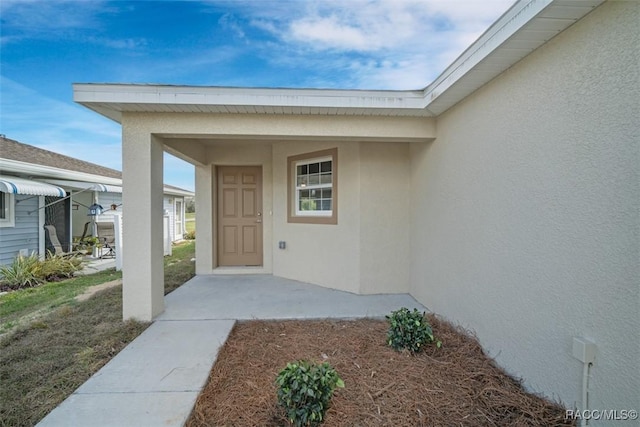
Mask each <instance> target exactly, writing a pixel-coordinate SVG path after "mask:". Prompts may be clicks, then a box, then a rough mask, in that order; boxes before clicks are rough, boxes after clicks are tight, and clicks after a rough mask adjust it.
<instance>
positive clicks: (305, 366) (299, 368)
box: [276, 360, 344, 427]
mask: <svg viewBox="0 0 640 427" xmlns="http://www.w3.org/2000/svg"><path fill="white" fill-rule="evenodd" d="M276 385H277V386H278V404H279V405H280V406H282V407H283V408H284V410H285V412H286V417H287V419H288V420H289V422H290V423H291V424H293V425H294V426H296V427H300V426H317V425H319V424H320V423H322V421H323V420H324V415H325V413H326V412H327V409H328V407H329V402H330V401H331V397H332V396H333V391H334V390H335V389H336V388H337V387H338V388H343V387H344V382H343V381H342V379H340V377H339V376H338V373H337V372H336V370H335V369H333V367H331V365H329V364H328V363H327V362H324V363H322V364H320V365H318V364H314V363H311V362H308V361H305V360H300V361H298V362H294V363H287V367H286V368H284V369H283V370H282V371H280V373H279V374H278V377H277V378H276Z"/></svg>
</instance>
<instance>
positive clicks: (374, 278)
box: [359, 142, 410, 294]
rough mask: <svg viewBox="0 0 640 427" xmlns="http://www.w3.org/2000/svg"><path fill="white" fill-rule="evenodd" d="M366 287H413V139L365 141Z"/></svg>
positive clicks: (367, 289)
mask: <svg viewBox="0 0 640 427" xmlns="http://www.w3.org/2000/svg"><path fill="white" fill-rule="evenodd" d="M359 194H360V292H361V293H365V294H375V293H388V292H409V258H410V251H409V232H410V231H409V144H403V143H378V142H362V143H360V190H359Z"/></svg>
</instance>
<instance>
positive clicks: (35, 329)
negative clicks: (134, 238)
mask: <svg viewBox="0 0 640 427" xmlns="http://www.w3.org/2000/svg"><path fill="white" fill-rule="evenodd" d="M194 254H195V242H193V241H190V242H185V243H183V244H181V245H179V246H176V247H174V249H173V255H172V256H171V257H165V294H167V293H169V292H171V291H172V290H174V289H176V288H177V287H179V286H180V285H182V284H183V283H184V282H185V281H187V280H188V279H190V278H191V277H193V275H194V274H195V266H194V263H193V262H192V261H191V259H192V258H193V257H194ZM119 277H121V274H120V273H116V272H115V271H113V270H111V271H106V272H101V273H96V274H93V275H90V276H83V277H77V278H73V279H69V280H65V281H63V282H58V283H49V284H46V285H43V286H41V287H38V288H32V289H25V290H21V291H16V292H13V293H11V294H9V295H5V296H2V297H0V325H2V328H3V329H4V331H5V332H6V333H5V334H4V336H2V338H0V384H1V386H0V426H3V427H4V426H32V425H35V424H36V423H37V422H38V421H40V420H41V419H42V418H43V417H44V416H45V415H46V414H48V413H49V412H50V411H51V410H52V409H53V408H55V407H56V406H57V405H58V404H60V403H61V402H62V401H63V400H64V399H65V398H66V397H67V396H69V395H70V394H71V393H72V392H73V391H74V390H75V389H76V388H78V387H79V386H80V385H81V384H82V383H83V382H85V381H86V380H87V379H88V378H89V377H90V376H91V375H92V374H93V373H95V372H96V371H97V370H98V369H100V368H101V367H102V366H103V365H104V364H105V363H107V362H108V361H109V360H110V359H111V358H112V357H113V356H115V355H116V354H117V353H118V352H119V351H120V350H122V349H123V348H124V347H125V346H126V345H127V344H128V343H129V342H131V341H132V340H133V339H134V338H136V337H137V336H138V335H139V334H140V333H142V331H144V330H145V329H146V328H147V326H149V324H148V323H142V322H134V321H128V322H123V321H122V286H116V287H113V288H110V289H107V290H104V291H101V292H99V293H97V294H96V295H95V296H93V297H92V298H90V299H88V300H87V301H84V302H78V301H76V300H75V299H74V297H75V296H76V295H78V294H81V293H82V292H83V291H84V290H86V289H87V288H89V287H90V286H94V285H98V284H101V283H104V282H107V281H111V280H114V279H117V278H119ZM7 331H8V332H7Z"/></svg>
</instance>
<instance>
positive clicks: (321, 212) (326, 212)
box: [293, 156, 334, 217]
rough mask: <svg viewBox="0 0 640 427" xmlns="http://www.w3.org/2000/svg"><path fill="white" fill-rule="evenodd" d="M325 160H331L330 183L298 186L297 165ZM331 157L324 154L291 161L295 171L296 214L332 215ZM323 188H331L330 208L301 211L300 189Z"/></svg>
mask: <svg viewBox="0 0 640 427" xmlns="http://www.w3.org/2000/svg"><path fill="white" fill-rule="evenodd" d="M326 161H330V162H331V183H330V184H316V185H306V186H304V187H303V186H298V172H297V170H298V166H299V165H308V164H311V163H322V162H326ZM333 164H334V162H333V157H332V156H324V157H315V158H310V159H304V160H298V161H296V162H294V163H293V166H294V170H295V171H296V172H295V173H294V176H293V179H294V180H295V195H294V197H295V211H296V216H321V217H324V216H332V215H333ZM323 188H330V189H331V190H332V193H331V210H328V211H301V210H300V190H302V189H307V190H316V189H323Z"/></svg>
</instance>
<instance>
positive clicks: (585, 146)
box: [411, 2, 640, 409]
mask: <svg viewBox="0 0 640 427" xmlns="http://www.w3.org/2000/svg"><path fill="white" fill-rule="evenodd" d="M638 8H639V6H638V3H635V2H608V3H606V4H604V5H603V6H601V7H600V8H598V9H596V10H595V11H594V12H592V13H591V14H590V15H588V16H587V17H585V18H584V19H583V20H581V21H580V22H578V23H577V24H575V25H574V26H573V27H571V28H569V29H568V30H566V31H565V32H564V33H562V34H560V35H559V36H558V37H556V38H554V39H553V40H552V41H550V42H549V43H548V44H547V45H545V46H543V47H542V48H540V49H538V50H537V51H535V52H534V53H532V54H531V55H530V56H529V57H527V58H525V59H524V60H523V61H521V62H520V63H518V64H516V65H515V66H514V67H512V68H511V69H509V70H507V71H506V72H505V73H503V74H502V75H501V76H499V77H498V78H497V79H495V80H494V81H492V82H491V83H489V84H487V85H486V86H484V87H483V88H481V89H480V90H478V91H477V92H476V93H475V94H473V95H472V96H470V97H468V98H467V99H466V100H464V101H463V102H461V103H460V104H458V105H456V106H455V107H453V108H452V109H451V110H449V111H448V112H447V113H445V114H444V115H442V116H441V117H440V118H439V120H438V124H437V125H438V138H437V139H436V140H435V141H434V142H433V143H425V144H420V143H416V144H412V147H411V159H412V167H411V186H412V192H411V230H412V239H411V242H412V243H411V252H412V260H411V282H412V287H411V292H412V294H413V295H415V296H416V297H417V298H418V299H419V300H420V301H421V302H422V303H424V304H425V305H426V306H428V307H429V308H430V309H432V310H433V311H435V312H436V313H439V314H441V315H443V316H445V317H447V318H449V319H452V320H454V321H456V322H459V323H461V324H462V325H464V326H466V327H469V328H472V329H473V330H475V331H476V332H477V334H478V337H479V338H480V341H481V342H482V344H483V346H484V347H485V348H486V349H487V350H488V351H489V353H490V354H491V355H493V356H497V361H498V363H499V364H501V365H502V366H504V367H505V368H506V369H507V370H508V371H509V372H510V373H512V374H514V375H516V376H519V377H524V379H525V380H526V384H527V386H529V387H530V388H532V389H533V390H536V391H540V392H543V393H545V394H546V395H547V396H550V397H554V398H560V399H561V400H562V401H563V402H564V403H565V404H566V405H567V406H568V407H574V406H576V405H578V406H580V405H581V403H580V387H581V379H582V363H581V362H579V361H578V360H576V359H575V358H573V357H572V337H574V336H583V337H587V338H590V339H592V340H594V341H595V342H596V344H597V346H598V354H597V358H596V362H595V364H594V366H593V368H592V371H591V374H592V377H591V384H590V388H591V391H590V397H589V399H590V406H591V408H592V409H596V408H597V409H616V408H617V409H623V408H628V409H631V408H634V409H637V408H639V407H640V392H639V389H638V384H640V370H639V369H638V360H640V350H639V349H640V346H639V344H638V342H639V341H638V339H639V338H640V336H639V332H638V331H639V330H640V315H639V304H640V296H639V286H638V278H639V277H640V271H639V267H638V265H639V263H638V257H639V241H640V239H639V225H638V212H639V211H640V204H639V203H640V202H639V201H640V192H639V188H638V187H639V181H640V180H639V176H638V164H639V163H640V159H639V154H638V139H637V138H638V135H637V133H635V134H634V129H637V125H638V117H640V115H639V113H640V112H639V108H638V105H639V104H638V103H639V101H638V100H639V99H640V93H639V88H640V82H639V80H638V69H639V66H638V64H640V62H639V58H638V46H640V38H639V36H638V34H639V28H640V27H639V26H638V22H640V16H639V13H638ZM445 345H446V343H445Z"/></svg>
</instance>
